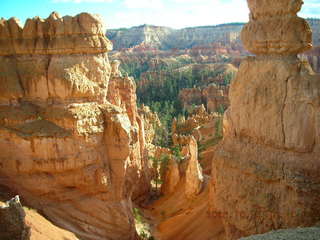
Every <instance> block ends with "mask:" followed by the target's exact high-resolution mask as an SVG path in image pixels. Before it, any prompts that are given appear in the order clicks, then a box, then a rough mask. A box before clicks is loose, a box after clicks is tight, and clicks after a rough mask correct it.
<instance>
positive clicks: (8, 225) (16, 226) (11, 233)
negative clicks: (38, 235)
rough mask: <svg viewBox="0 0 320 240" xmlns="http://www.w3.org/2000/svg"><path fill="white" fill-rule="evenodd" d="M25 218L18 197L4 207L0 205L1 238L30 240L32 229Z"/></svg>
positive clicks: (5, 239)
mask: <svg viewBox="0 0 320 240" xmlns="http://www.w3.org/2000/svg"><path fill="white" fill-rule="evenodd" d="M25 216H26V214H25V212H24V210H23V208H22V206H21V204H20V201H19V197H18V196H16V197H15V198H13V199H11V200H10V201H8V202H6V203H5V204H4V206H1V205H0V238H1V239H3V240H10V239H17V240H18V239H21V240H29V239H30V228H29V227H28V226H27V225H26V223H25V219H24V218H25Z"/></svg>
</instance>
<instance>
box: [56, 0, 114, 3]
mask: <svg viewBox="0 0 320 240" xmlns="http://www.w3.org/2000/svg"><path fill="white" fill-rule="evenodd" d="M112 1H113V0H52V2H54V3H109V2H112Z"/></svg>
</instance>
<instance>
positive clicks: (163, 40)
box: [107, 23, 243, 50]
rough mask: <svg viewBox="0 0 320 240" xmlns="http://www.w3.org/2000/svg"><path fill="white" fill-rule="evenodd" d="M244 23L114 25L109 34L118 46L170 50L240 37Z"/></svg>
mask: <svg viewBox="0 0 320 240" xmlns="http://www.w3.org/2000/svg"><path fill="white" fill-rule="evenodd" d="M242 26H243V24H242V23H240V24H232V23H230V24H222V25H217V26H203V27H190V28H183V29H179V30H175V29H172V28H168V27H158V26H152V25H142V26H137V27H132V28H129V29H126V28H125V29H123V28H122V29H111V30H108V31H107V37H108V38H109V39H110V40H111V41H113V42H114V47H115V50H119V49H122V48H132V47H136V46H139V45H145V46H149V47H151V48H156V49H162V50H168V49H172V48H177V49H184V48H191V47H193V46H199V45H206V44H210V43H216V42H222V43H231V42H236V41H239V40H240V38H239V36H240V30H241V28H242Z"/></svg>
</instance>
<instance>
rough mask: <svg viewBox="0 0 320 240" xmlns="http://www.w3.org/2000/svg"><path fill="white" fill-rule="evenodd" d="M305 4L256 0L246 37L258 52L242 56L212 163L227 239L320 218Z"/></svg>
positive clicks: (314, 89)
mask: <svg viewBox="0 0 320 240" xmlns="http://www.w3.org/2000/svg"><path fill="white" fill-rule="evenodd" d="M301 4H302V1H301V0H297V1H289V0H281V1H273V0H269V1H263V2H261V1H260V2H259V1H256V0H248V5H249V8H250V11H251V15H250V22H249V23H248V24H247V25H246V26H245V27H244V28H243V31H242V40H243V42H244V45H245V46H246V48H247V49H248V50H249V51H251V52H252V53H255V54H257V56H254V57H247V58H246V59H244V60H243V61H242V63H241V65H240V69H239V71H238V74H237V77H236V78H235V79H234V80H233V82H232V84H231V87H230V93H229V98H230V107H229V109H228V110H227V112H226V113H225V116H224V139H223V141H222V143H221V144H220V146H219V147H218V148H217V149H216V152H215V155H214V158H213V163H212V169H213V170H212V181H211V208H212V212H214V213H217V214H220V216H222V218H223V222H224V225H225V230H226V234H227V239H238V238H240V237H243V236H248V235H252V234H258V233H264V232H267V231H270V230H272V229H280V228H293V227H297V226H312V225H313V224H314V223H316V222H317V221H319V218H320V205H319V199H320V188H319V184H320V175H319V169H320V161H319V154H320V125H319V113H320V102H319V99H320V77H319V75H317V74H315V73H314V72H313V71H312V70H311V68H310V66H309V65H308V63H305V62H302V61H300V60H299V59H298V58H297V56H296V55H297V54H298V53H301V52H302V51H304V50H307V49H309V48H311V37H312V36H311V29H310V27H309V26H308V24H307V22H306V21H305V20H304V19H302V18H299V17H297V15H296V14H297V12H298V11H299V10H300V7H301Z"/></svg>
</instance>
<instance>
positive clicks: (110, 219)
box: [0, 13, 150, 240]
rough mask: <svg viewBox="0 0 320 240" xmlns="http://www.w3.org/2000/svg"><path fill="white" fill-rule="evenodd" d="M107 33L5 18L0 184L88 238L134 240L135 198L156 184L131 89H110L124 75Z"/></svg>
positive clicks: (79, 23)
mask: <svg viewBox="0 0 320 240" xmlns="http://www.w3.org/2000/svg"><path fill="white" fill-rule="evenodd" d="M101 27H102V25H101V24H100V22H99V21H98V19H97V18H96V17H94V16H91V15H89V14H86V13H82V14H79V15H77V16H75V17H63V18H60V17H59V16H58V14H56V13H53V14H51V15H50V16H49V18H47V19H45V20H43V19H39V18H35V19H31V20H27V22H26V25H25V27H24V28H21V27H19V26H18V24H17V22H16V20H14V19H10V20H8V21H5V20H1V22H0V41H2V42H1V44H0V46H1V49H0V93H1V94H0V95H1V96H0V136H1V137H0V149H1V152H0V183H1V184H4V185H7V186H9V187H10V188H11V189H13V190H14V191H15V192H17V193H19V194H20V196H21V197H22V198H23V199H24V200H25V201H26V202H27V203H28V205H30V206H31V207H33V208H36V209H38V210H39V211H41V212H42V213H43V214H44V215H45V216H47V217H48V218H49V219H50V220H51V221H53V222H54V223H55V224H57V225H58V226H60V227H63V228H65V229H68V230H69V231H72V232H74V233H75V234H76V235H78V237H79V238H80V239H90V240H93V239H97V240H98V239H124V240H125V239H134V238H135V236H136V233H135V228H134V219H133V215H132V212H131V208H132V206H131V198H132V196H134V197H137V196H141V195H143V194H145V193H146V192H147V191H149V184H148V183H149V182H150V181H149V175H148V171H149V169H148V165H147V159H146V157H145V156H146V151H147V150H146V149H145V148H144V138H145V137H144V130H143V121H142V120H141V119H140V117H139V115H138V114H137V107H136V102H135V98H134V96H133V95H134V90H135V87H134V86H133V85H132V84H131V83H132V82H130V81H128V80H127V78H126V79H122V81H123V84H122V85H120V86H117V85H116V86H115V85H112V86H110V87H109V86H108V83H109V80H110V79H111V80H110V82H113V80H114V78H115V77H120V76H118V75H117V73H116V72H115V71H116V69H113V71H112V70H111V66H110V63H109V60H108V57H107V54H106V52H107V51H108V50H110V49H111V44H110V42H109V40H108V39H107V38H105V36H104V35H103V33H104V30H103V29H102V28H101ZM2 46H3V48H2ZM110 77H111V78H110ZM119 87H121V89H118V88H119ZM108 88H111V89H110V90H112V91H113V94H114V92H117V93H118V94H120V95H116V96H115V98H116V99H121V103H122V105H118V106H117V104H116V103H115V104H116V105H113V104H110V103H109V102H108V101H107V97H108V96H107V94H108ZM116 90H119V91H116ZM109 92H110V91H109ZM122 92H130V95H129V97H128V98H123V96H122V95H121V94H122ZM129 107H130V108H129Z"/></svg>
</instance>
